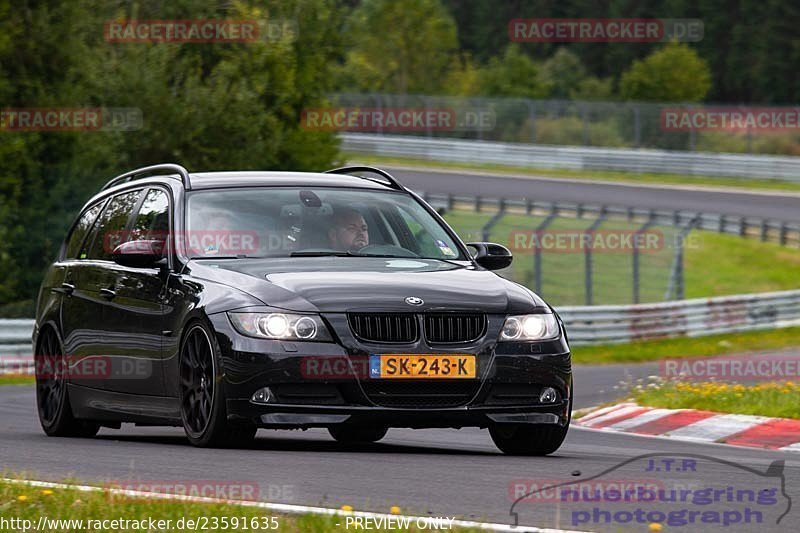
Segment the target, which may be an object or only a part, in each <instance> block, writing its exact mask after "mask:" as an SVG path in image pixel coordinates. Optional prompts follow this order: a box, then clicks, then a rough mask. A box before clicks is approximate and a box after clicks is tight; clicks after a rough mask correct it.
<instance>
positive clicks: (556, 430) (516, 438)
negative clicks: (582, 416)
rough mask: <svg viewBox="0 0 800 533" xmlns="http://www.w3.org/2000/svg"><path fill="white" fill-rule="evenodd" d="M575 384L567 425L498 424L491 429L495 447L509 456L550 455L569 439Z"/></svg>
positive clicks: (570, 385)
mask: <svg viewBox="0 0 800 533" xmlns="http://www.w3.org/2000/svg"><path fill="white" fill-rule="evenodd" d="M573 385H574V384H573V383H572V382H570V384H569V407H568V411H567V423H566V424H565V425H563V426H559V425H556V424H497V425H494V426H490V427H489V435H491V436H492V440H493V441H494V444H495V446H497V447H498V448H499V449H500V451H501V452H503V453H505V454H507V455H536V456H541V455H550V454H551V453H554V452H555V451H556V450H558V449H559V448H560V447H561V444H562V443H563V442H564V439H565V438H567V432H568V431H569V425H570V423H571V422H572V399H573V394H572V391H573Z"/></svg>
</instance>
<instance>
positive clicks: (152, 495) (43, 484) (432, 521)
mask: <svg viewBox="0 0 800 533" xmlns="http://www.w3.org/2000/svg"><path fill="white" fill-rule="evenodd" d="M0 481H2V482H4V483H16V484H20V485H28V486H31V487H39V488H47V489H66V490H77V491H80V492H106V493H108V494H113V495H117V496H129V497H132V498H146V499H153V500H175V501H184V502H191V503H210V504H224V505H238V506H240V507H252V508H256V509H266V510H269V511H277V512H280V513H286V514H316V515H327V516H344V517H346V516H357V517H364V518H394V519H397V518H410V519H411V520H413V521H414V523H415V524H417V523H419V524H425V525H426V526H427V528H431V526H436V525H438V526H441V524H442V522H441V520H437V519H436V518H435V517H430V516H414V515H400V514H385V513H370V512H365V511H342V510H341V509H330V508H327V507H309V506H306V505H292V504H286V503H270V502H254V501H241V500H225V499H220V498H206V497H203V496H186V495H182V494H165V493H161V492H145V491H138V490H126V489H115V488H111V487H94V486H91V485H71V484H67V483H53V482H50V481H36V480H29V479H9V478H0ZM448 523H452V525H454V526H458V527H464V528H475V529H482V530H486V531H507V532H513V533H522V532H525V533H527V532H530V533H586V532H585V531H573V530H568V529H550V528H538V527H533V526H522V525H521V526H516V527H515V526H512V525H509V524H497V523H492V522H473V521H471V520H453V521H452V522H448Z"/></svg>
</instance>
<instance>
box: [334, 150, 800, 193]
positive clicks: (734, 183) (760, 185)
mask: <svg viewBox="0 0 800 533" xmlns="http://www.w3.org/2000/svg"><path fill="white" fill-rule="evenodd" d="M344 158H345V159H346V160H347V161H349V162H358V163H363V164H369V165H376V166H380V165H385V166H392V165H394V166H408V167H420V168H427V169H437V168H439V169H444V170H459V169H463V170H485V171H491V172H492V173H497V174H499V175H502V174H529V175H530V176H531V177H545V178H570V179H584V180H587V181H592V180H594V181H616V182H620V183H633V184H637V185H641V184H649V185H695V186H705V187H731V188H734V189H742V190H767V191H790V192H797V191H800V184H798V183H793V182H787V181H782V180H773V179H755V178H736V177H716V176H688V175H685V174H656V173H639V172H623V171H601V170H594V171H588V170H567V169H544V168H535V167H519V166H512V165H498V164H491V163H448V162H441V161H429V160H426V159H406V158H400V157H381V156H374V155H362V154H355V153H345V154H344Z"/></svg>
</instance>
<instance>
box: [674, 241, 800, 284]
mask: <svg viewBox="0 0 800 533" xmlns="http://www.w3.org/2000/svg"><path fill="white" fill-rule="evenodd" d="M685 258H686V261H685V263H684V265H685V272H686V278H685V279H686V297H687V298H702V297H706V296H717V295H724V294H742V293H753V292H768V291H779V290H789V289H796V288H800V277H798V275H797V273H798V272H800V250H798V249H797V248H786V247H782V246H780V245H779V244H776V243H767V242H761V241H758V240H755V239H745V238H741V237H738V236H736V235H722V234H718V233H712V232H708V231H703V232H697V246H695V247H687V249H686V256H685Z"/></svg>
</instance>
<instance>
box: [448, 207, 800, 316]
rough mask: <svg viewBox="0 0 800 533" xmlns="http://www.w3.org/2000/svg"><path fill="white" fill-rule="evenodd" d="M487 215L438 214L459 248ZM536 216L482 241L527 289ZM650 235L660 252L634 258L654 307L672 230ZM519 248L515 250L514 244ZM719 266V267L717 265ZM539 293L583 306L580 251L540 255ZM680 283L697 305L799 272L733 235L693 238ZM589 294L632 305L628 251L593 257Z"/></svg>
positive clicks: (513, 220)
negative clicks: (657, 238) (507, 257)
mask: <svg viewBox="0 0 800 533" xmlns="http://www.w3.org/2000/svg"><path fill="white" fill-rule="evenodd" d="M493 214H494V213H492V212H475V211H472V210H468V209H463V208H458V209H452V210H450V211H448V212H447V213H445V216H444V217H445V219H446V220H447V222H448V224H450V226H451V227H452V228H453V229H454V230H455V231H456V232H457V233H458V234H459V235H460V236H461V237H462V239H464V240H465V241H467V242H469V241H476V240H482V239H483V237H482V231H481V230H482V228H483V227H484V226H485V225H486V223H487V222H488V221H489V220H490V219H491V218H492V216H493ZM542 220H544V219H543V217H541V216H529V215H524V214H516V213H507V214H506V215H505V216H504V217H503V218H501V219H500V220H499V222H497V223H496V224H495V225H494V227H493V228H492V230H491V232H490V234H489V239H490V240H491V241H493V242H497V243H500V244H503V245H505V246H508V247H509V248H511V249H512V251H513V253H514V262H513V263H512V264H511V267H509V268H508V269H506V270H504V271H501V275H503V276H504V277H508V278H510V279H513V280H514V281H517V282H518V283H521V284H523V285H525V286H527V287H531V288H533V289H534V290H536V289H535V286H536V283H535V268H534V256H533V248H532V247H530V244H529V243H530V242H531V241H530V239H529V236H530V235H531V234H532V230H533V229H535V228H536V227H537V226H538V225H539V224H540V223H541V222H542ZM592 222H593V220H592V219H575V218H567V217H559V218H556V219H555V220H553V221H552V222H550V224H549V226H548V228H547V230H546V231H548V232H552V233H553V234H554V235H558V234H559V233H565V232H566V233H567V234H569V233H572V234H576V233H577V232H581V231H584V230H586V229H588V228H589V226H590V225H591V224H592ZM640 227H641V223H630V222H627V221H625V220H619V219H609V220H607V221H605V222H604V223H603V224H602V226H601V227H600V229H601V230H603V231H611V232H616V231H618V232H620V234H625V233H626V232H627V233H632V232H633V231H635V230H637V229H639V228H640ZM651 231H653V232H656V234H660V235H661V236H662V239H663V242H662V246H661V247H660V248H658V249H655V250H648V251H647V252H646V253H642V254H640V256H639V265H640V278H639V279H640V284H639V298H640V301H641V302H643V303H647V302H659V301H662V300H663V299H664V294H665V292H666V290H667V287H668V285H669V278H670V273H671V269H672V266H673V261H674V256H675V248H674V244H673V243H674V242H675V237H676V234H677V232H676V230H675V228H672V227H667V226H656V227H653V228H651ZM520 235H521V236H522V237H523V238H525V237H526V235H527V236H528V240H525V239H523V241H522V242H523V243H528V244H527V246H528V247H527V248H526V247H525V246H516V244H517V243H516V242H515V241H516V240H517V237H519V236H520ZM721 259H724V260H721ZM540 265H541V282H542V283H541V290H540V291H538V292H539V293H540V295H541V296H542V297H544V298H545V299H546V300H547V301H548V302H549V303H550V304H551V305H554V306H556V307H558V306H562V305H584V304H585V302H586V295H585V288H584V287H585V282H584V280H585V268H586V266H585V258H584V253H583V251H582V250H580V249H577V247H574V249H554V250H552V251H544V252H543V253H542V254H541V261H540ZM684 269H685V276H684V283H685V296H686V298H704V297H712V296H724V295H729V294H741V293H743V292H770V291H781V290H790V289H796V288H797V286H798V285H797V271H798V269H800V249H797V248H788V247H784V246H780V245H779V244H777V243H770V242H761V241H760V240H757V239H752V238H744V237H739V236H737V235H727V234H718V233H714V232H710V231H694V232H692V233H691V238H690V239H689V240H687V241H686V247H685V254H684ZM592 273H593V292H594V302H595V303H596V304H627V303H631V302H632V300H633V255H632V254H631V253H630V252H627V251H626V252H622V253H620V252H617V253H596V254H593V267H592Z"/></svg>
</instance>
